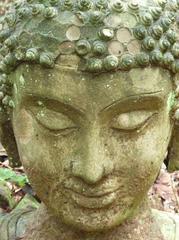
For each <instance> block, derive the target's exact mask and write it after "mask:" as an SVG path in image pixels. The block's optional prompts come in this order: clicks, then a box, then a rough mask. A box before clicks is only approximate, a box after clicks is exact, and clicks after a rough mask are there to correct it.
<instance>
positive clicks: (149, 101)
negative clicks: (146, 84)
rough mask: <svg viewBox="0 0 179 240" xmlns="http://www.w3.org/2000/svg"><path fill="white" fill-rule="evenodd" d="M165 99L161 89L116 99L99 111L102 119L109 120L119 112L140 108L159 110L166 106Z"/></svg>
mask: <svg viewBox="0 0 179 240" xmlns="http://www.w3.org/2000/svg"><path fill="white" fill-rule="evenodd" d="M164 103H165V100H164V96H163V94H161V91H158V92H155V93H149V94H142V95H141V94H140V95H133V96H129V97H125V98H123V99H120V100H118V101H115V102H114V103H112V104H111V105H109V106H107V107H105V108H104V109H102V110H101V111H100V113H99V116H100V118H101V121H105V120H109V119H110V118H113V117H115V116H116V115H118V114H122V113H127V112H132V111H139V110H146V111H150V110H159V109H160V108H162V107H163V106H164Z"/></svg>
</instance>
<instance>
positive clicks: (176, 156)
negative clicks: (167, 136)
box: [168, 117, 179, 172]
mask: <svg viewBox="0 0 179 240" xmlns="http://www.w3.org/2000/svg"><path fill="white" fill-rule="evenodd" d="M175 118H176V117H175ZM177 170H179V121H178V120H177V119H176V122H175V124H174V127H173V133H172V137H171V141H170V145H169V150H168V171H169V172H174V171H177Z"/></svg>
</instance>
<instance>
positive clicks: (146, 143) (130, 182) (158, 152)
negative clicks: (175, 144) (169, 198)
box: [108, 115, 171, 191]
mask: <svg viewBox="0 0 179 240" xmlns="http://www.w3.org/2000/svg"><path fill="white" fill-rule="evenodd" d="M170 131H171V124H170V119H169V116H168V115H167V116H165V117H164V116H163V117H162V116H161V117H160V118H159V119H157V120H156V121H154V122H152V124H150V125H149V126H148V127H147V128H145V129H143V130H141V132H139V133H135V134H134V133H131V134H130V133H126V134H123V135H122V134H120V133H115V134H113V135H112V136H111V138H110V144H108V145H109V151H111V156H112V158H113V161H114V162H115V169H116V172H119V173H120V174H122V173H123V174H124V173H125V174H126V179H125V182H126V185H127V186H129V187H130V186H132V187H131V188H132V189H134V185H135V183H136V187H137V186H139V185H140V186H142V185H143V187H144V188H148V187H150V185H152V183H153V182H154V181H155V178H156V176H157V174H158V172H159V170H160V167H161V164H162V162H163V160H164V158H165V155H166V152H167V148H168V144H169V138H170ZM117 134H118V135H117ZM132 191H134V190H132Z"/></svg>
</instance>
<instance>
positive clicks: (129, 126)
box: [111, 111, 157, 131]
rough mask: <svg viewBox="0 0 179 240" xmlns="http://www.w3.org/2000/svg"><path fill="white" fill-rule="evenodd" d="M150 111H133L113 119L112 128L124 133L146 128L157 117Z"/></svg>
mask: <svg viewBox="0 0 179 240" xmlns="http://www.w3.org/2000/svg"><path fill="white" fill-rule="evenodd" d="M156 114H157V113H156V112H155V113H154V112H150V111H132V112H127V113H122V114H120V115H117V116H116V117H115V118H113V120H112V123H111V128H113V129H117V130H123V131H134V130H138V129H140V128H142V127H143V126H145V125H146V124H147V123H148V122H149V120H150V119H151V118H152V117H153V116H154V115H156Z"/></svg>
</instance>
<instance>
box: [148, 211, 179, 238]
mask: <svg viewBox="0 0 179 240" xmlns="http://www.w3.org/2000/svg"><path fill="white" fill-rule="evenodd" d="M152 212H153V215H154V218H155V219H156V220H157V222H158V223H159V226H160V227H161V232H162V233H163V235H164V236H165V239H166V240H178V239H179V215H177V214H173V213H168V212H164V211H159V210H156V209H153V210H152Z"/></svg>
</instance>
